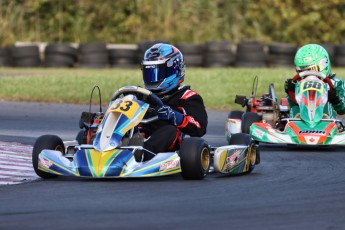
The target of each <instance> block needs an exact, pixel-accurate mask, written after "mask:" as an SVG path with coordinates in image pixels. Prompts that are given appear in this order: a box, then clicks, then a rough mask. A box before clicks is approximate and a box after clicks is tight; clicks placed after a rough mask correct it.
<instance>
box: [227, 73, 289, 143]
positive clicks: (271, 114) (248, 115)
mask: <svg viewBox="0 0 345 230" xmlns="http://www.w3.org/2000/svg"><path fill="white" fill-rule="evenodd" d="M257 87H258V76H256V77H255V78H254V82H253V87H252V92H251V96H250V97H249V98H247V97H246V96H242V95H236V98H235V103H236V104H240V105H241V106H242V107H245V108H246V109H245V111H240V110H233V111H230V113H229V114H228V118H227V120H226V123H225V137H226V140H227V141H228V142H229V141H230V138H231V136H233V135H234V134H236V133H248V134H249V128H250V126H251V125H252V123H253V122H263V123H268V124H270V125H271V126H272V127H274V128H277V129H281V130H282V129H283V124H282V123H281V121H282V120H283V119H284V118H287V117H288V115H289V108H288V102H287V99H286V98H282V99H281V101H280V104H279V103H278V99H277V98H276V94H275V91H274V85H273V83H271V84H270V85H269V88H268V93H264V94H262V95H261V96H260V97H257V96H256V92H257Z"/></svg>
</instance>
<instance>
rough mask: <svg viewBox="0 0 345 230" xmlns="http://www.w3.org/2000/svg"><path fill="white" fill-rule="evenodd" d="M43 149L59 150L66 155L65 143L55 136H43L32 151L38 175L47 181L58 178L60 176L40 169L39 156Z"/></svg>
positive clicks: (33, 162)
mask: <svg viewBox="0 0 345 230" xmlns="http://www.w3.org/2000/svg"><path fill="white" fill-rule="evenodd" d="M43 149H50V150H57V151H60V152H62V154H64V153H65V146H64V144H63V141H62V140H61V138H60V137H58V136H55V135H43V136H40V137H39V138H38V139H37V140H36V142H35V144H34V147H33V150H32V164H33V167H34V170H35V172H36V174H37V175H38V176H40V177H42V178H45V179H48V178H54V177H57V176H58V175H55V174H50V173H46V172H44V171H42V170H39V169H38V156H39V154H40V153H41V152H42V150H43Z"/></svg>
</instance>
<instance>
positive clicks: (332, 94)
mask: <svg viewBox="0 0 345 230" xmlns="http://www.w3.org/2000/svg"><path fill="white" fill-rule="evenodd" d="M328 101H329V103H331V104H332V105H337V104H339V103H340V101H341V100H340V98H339V96H338V95H337V91H335V90H331V91H330V90H328Z"/></svg>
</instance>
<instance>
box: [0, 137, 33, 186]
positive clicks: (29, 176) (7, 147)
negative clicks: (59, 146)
mask: <svg viewBox="0 0 345 230" xmlns="http://www.w3.org/2000/svg"><path fill="white" fill-rule="evenodd" d="M31 152H32V146H30V145H24V144H20V143H15V142H1V141H0V185H10V184H20V183H24V182H28V181H32V180H35V179H37V178H38V176H37V175H36V173H35V171H34V169H33V167H32V158H31V157H32V156H31Z"/></svg>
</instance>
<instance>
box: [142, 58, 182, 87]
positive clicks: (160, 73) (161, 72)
mask: <svg viewBox="0 0 345 230" xmlns="http://www.w3.org/2000/svg"><path fill="white" fill-rule="evenodd" d="M174 74H177V70H176V69H175V68H174V66H170V67H167V64H166V63H164V64H153V65H143V79H144V82H145V83H157V82H161V81H163V80H164V79H165V78H168V77H170V76H172V75H174Z"/></svg>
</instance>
